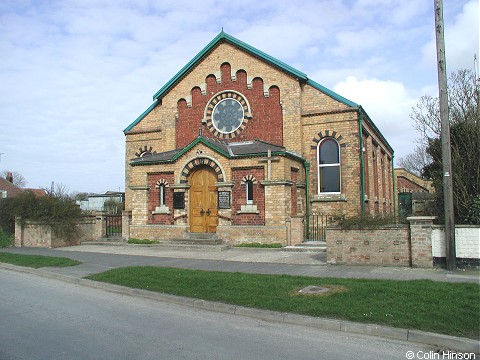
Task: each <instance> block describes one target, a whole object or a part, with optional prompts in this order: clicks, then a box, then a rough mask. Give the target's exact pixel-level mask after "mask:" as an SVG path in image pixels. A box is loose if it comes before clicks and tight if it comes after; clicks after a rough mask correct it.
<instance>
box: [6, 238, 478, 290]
mask: <svg viewBox="0 0 480 360" xmlns="http://www.w3.org/2000/svg"><path fill="white" fill-rule="evenodd" d="M1 251H6V252H12V253H21V254H38V255H48V256H62V257H69V258H71V259H75V260H79V261H81V262H82V264H81V265H77V266H73V267H66V268H49V269H48V271H51V272H55V273H59V274H63V275H68V276H73V277H79V278H80V277H84V276H86V275H89V274H94V273H98V272H102V271H106V270H108V269H112V268H117V267H125V266H146V265H152V266H164V267H179V268H186V269H196V270H216V271H228V272H245V273H256V274H289V275H303V276H316V277H338V278H363V279H392V280H419V279H429V280H434V281H444V282H480V277H479V274H480V272H479V271H456V272H450V271H446V270H443V269H418V268H415V269H414V268H404V267H378V266H343V265H327V264H326V254H325V253H321V252H296V251H284V250H280V249H244V248H232V249H228V250H224V251H212V250H211V249H210V248H208V247H207V248H205V249H195V250H184V249H180V250H178V249H177V250H172V249H165V248H162V247H158V246H138V245H122V246H105V245H80V246H72V247H66V248H58V249H41V248H9V249H3V250H1ZM45 270H47V269H45Z"/></svg>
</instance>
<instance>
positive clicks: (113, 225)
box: [105, 215, 122, 237]
mask: <svg viewBox="0 0 480 360" xmlns="http://www.w3.org/2000/svg"><path fill="white" fill-rule="evenodd" d="M105 220H106V232H107V233H106V235H107V237H112V236H122V215H107V216H105Z"/></svg>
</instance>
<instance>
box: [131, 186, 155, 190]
mask: <svg viewBox="0 0 480 360" xmlns="http://www.w3.org/2000/svg"><path fill="white" fill-rule="evenodd" d="M128 188H129V189H130V190H133V191H136V190H150V186H129V187H128Z"/></svg>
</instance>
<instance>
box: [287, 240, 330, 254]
mask: <svg viewBox="0 0 480 360" xmlns="http://www.w3.org/2000/svg"><path fill="white" fill-rule="evenodd" d="M283 249H284V250H285V251H299V252H300V251H311V252H326V251H327V242H326V241H305V242H303V243H301V244H297V245H292V246H286V247H284V248H283Z"/></svg>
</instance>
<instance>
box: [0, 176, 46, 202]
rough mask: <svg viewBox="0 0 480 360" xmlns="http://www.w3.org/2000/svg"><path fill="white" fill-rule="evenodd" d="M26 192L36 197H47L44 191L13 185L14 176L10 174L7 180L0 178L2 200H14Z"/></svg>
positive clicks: (0, 196) (0, 197)
mask: <svg viewBox="0 0 480 360" xmlns="http://www.w3.org/2000/svg"><path fill="white" fill-rule="evenodd" d="M25 191H30V192H32V193H33V194H34V195H35V196H36V197H41V196H45V195H47V192H46V191H45V190H44V189H30V188H19V187H18V186H16V185H14V184H13V174H12V173H8V175H7V178H6V179H4V178H0V199H5V198H13V197H16V196H18V195H20V194H21V193H23V192H25Z"/></svg>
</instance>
